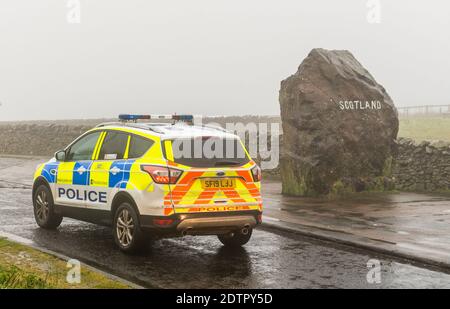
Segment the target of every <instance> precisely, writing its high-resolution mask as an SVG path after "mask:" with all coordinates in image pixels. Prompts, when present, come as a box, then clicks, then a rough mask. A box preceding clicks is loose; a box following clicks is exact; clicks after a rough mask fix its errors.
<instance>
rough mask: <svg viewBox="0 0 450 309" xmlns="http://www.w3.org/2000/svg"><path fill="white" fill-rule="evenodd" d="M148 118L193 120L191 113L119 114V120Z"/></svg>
mask: <svg viewBox="0 0 450 309" xmlns="http://www.w3.org/2000/svg"><path fill="white" fill-rule="evenodd" d="M150 119H167V120H175V121H184V122H193V121H194V116H193V115H132V114H120V115H119V120H120V121H135V122H136V121H137V120H150Z"/></svg>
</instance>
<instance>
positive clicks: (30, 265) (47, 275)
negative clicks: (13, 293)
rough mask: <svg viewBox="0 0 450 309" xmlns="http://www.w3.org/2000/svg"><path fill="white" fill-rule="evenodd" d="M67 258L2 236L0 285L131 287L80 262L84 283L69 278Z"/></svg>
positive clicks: (12, 287) (28, 287) (62, 287)
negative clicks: (69, 281)
mask: <svg viewBox="0 0 450 309" xmlns="http://www.w3.org/2000/svg"><path fill="white" fill-rule="evenodd" d="M68 271H69V268H67V262H66V261H64V260H62V259H60V258H58V257H55V256H52V255H49V254H47V253H43V252H41V251H38V250H36V249H33V248H30V247H27V246H24V245H21V244H17V243H14V242H11V241H8V240H6V239H3V238H0V288H2V289H53V288H57V289H66V288H75V289H83V288H105V289H119V288H130V286H128V285H126V284H125V283H122V282H119V281H116V280H113V279H111V278H109V277H107V276H105V275H103V274H102V273H99V272H96V271H94V270H91V269H90V268H87V267H85V266H84V265H81V283H79V284H70V283H68V282H67V280H66V276H67V272H68Z"/></svg>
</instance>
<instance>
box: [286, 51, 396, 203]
mask: <svg viewBox="0 0 450 309" xmlns="http://www.w3.org/2000/svg"><path fill="white" fill-rule="evenodd" d="M280 107H281V119H282V125H283V146H282V147H283V148H282V152H281V153H282V158H281V176H282V181H283V193H285V194H293V195H302V196H317V195H328V194H333V193H341V192H349V191H350V192H354V191H363V190H384V189H387V188H389V189H390V188H391V183H392V182H391V181H390V173H391V172H390V165H391V161H392V156H393V153H394V152H395V139H396V137H397V132H398V115H397V110H396V108H395V106H394V104H393V102H392V100H391V98H390V97H389V95H388V94H387V92H386V90H385V89H384V88H383V87H382V86H381V85H379V84H378V83H377V82H376V81H375V79H374V78H373V77H372V75H370V73H369V72H368V71H367V70H366V69H365V68H364V67H363V66H362V65H361V64H360V63H359V62H358V61H357V60H356V59H355V58H354V57H353V55H352V54H351V53H350V52H348V51H328V50H324V49H313V50H312V51H311V52H310V54H309V55H308V57H307V58H306V59H305V60H304V61H303V62H302V64H301V65H300V67H299V68H298V71H297V73H295V74H294V75H292V76H290V77H288V78H287V79H285V80H284V81H282V82H281V90H280Z"/></svg>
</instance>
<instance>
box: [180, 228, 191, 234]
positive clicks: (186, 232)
mask: <svg viewBox="0 0 450 309" xmlns="http://www.w3.org/2000/svg"><path fill="white" fill-rule="evenodd" d="M190 230H192V228H191V227H189V228H187V229H184V230H183V231H182V232H181V235H182V236H186V235H187V234H188V233H189V231H190Z"/></svg>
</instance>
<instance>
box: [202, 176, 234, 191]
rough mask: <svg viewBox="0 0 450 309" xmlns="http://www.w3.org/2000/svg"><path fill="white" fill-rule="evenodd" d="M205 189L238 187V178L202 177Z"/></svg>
mask: <svg viewBox="0 0 450 309" xmlns="http://www.w3.org/2000/svg"><path fill="white" fill-rule="evenodd" d="M201 182H202V188H203V189H215V188H217V189H230V188H235V187H236V179H233V178H217V179H215V178H214V179H201Z"/></svg>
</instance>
